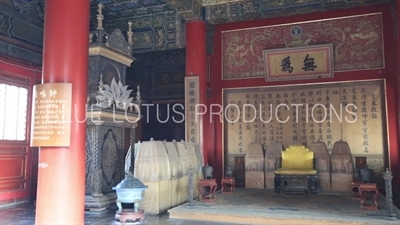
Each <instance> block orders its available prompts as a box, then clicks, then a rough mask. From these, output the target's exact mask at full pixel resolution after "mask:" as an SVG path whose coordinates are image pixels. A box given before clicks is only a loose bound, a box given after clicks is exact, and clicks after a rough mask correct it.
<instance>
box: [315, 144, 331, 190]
mask: <svg viewBox="0 0 400 225" xmlns="http://www.w3.org/2000/svg"><path fill="white" fill-rule="evenodd" d="M310 150H311V151H312V152H314V163H315V168H316V170H317V172H318V178H319V180H320V188H321V190H322V191H330V190H331V160H330V156H329V152H328V148H327V147H326V144H325V142H322V141H317V142H313V143H312V144H311V146H310Z"/></svg>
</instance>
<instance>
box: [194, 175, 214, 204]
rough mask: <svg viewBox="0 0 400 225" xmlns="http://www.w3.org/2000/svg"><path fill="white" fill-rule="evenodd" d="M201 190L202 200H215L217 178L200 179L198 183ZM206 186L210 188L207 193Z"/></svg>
mask: <svg viewBox="0 0 400 225" xmlns="http://www.w3.org/2000/svg"><path fill="white" fill-rule="evenodd" d="M197 187H198V189H199V192H200V199H199V201H201V202H212V201H215V191H216V190H217V182H216V179H211V180H199V183H198V185H197ZM206 187H209V188H210V191H209V192H208V193H207V190H206V189H205V188H206Z"/></svg>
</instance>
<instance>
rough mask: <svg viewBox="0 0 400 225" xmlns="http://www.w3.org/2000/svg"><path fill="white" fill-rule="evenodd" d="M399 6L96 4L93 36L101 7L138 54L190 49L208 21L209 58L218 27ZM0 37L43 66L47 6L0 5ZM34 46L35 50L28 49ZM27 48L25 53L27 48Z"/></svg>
mask: <svg viewBox="0 0 400 225" xmlns="http://www.w3.org/2000/svg"><path fill="white" fill-rule="evenodd" d="M390 1H392V2H394V1H395V0H91V30H93V29H96V27H97V26H96V25H97V24H96V23H97V19H96V16H97V13H98V4H100V3H101V4H102V5H103V7H104V8H103V14H104V21H103V25H104V28H105V30H106V31H108V32H111V31H112V30H114V29H116V28H118V29H120V30H121V31H122V32H123V33H125V34H126V31H127V29H128V22H132V31H133V37H134V44H133V48H132V51H133V53H143V52H154V51H162V50H172V49H181V48H184V47H185V22H186V21H190V20H204V21H206V22H207V24H208V27H207V30H208V31H209V32H210V31H211V33H209V34H208V37H207V42H208V44H207V52H208V54H211V53H212V41H211V42H210V41H209V40H212V36H213V25H215V24H221V23H232V22H239V21H248V20H255V19H260V18H272V17H277V16H280V17H282V16H289V15H294V14H307V13H310V12H316V11H328V10H334V9H342V8H350V7H357V6H365V5H372V4H379V3H386V2H390ZM0 6H1V11H0V35H3V36H5V37H8V38H12V39H14V40H15V42H13V43H3V44H6V45H7V46H14V47H13V48H10V47H7V49H8V50H7V51H8V53H7V54H13V55H15V54H17V52H18V54H19V53H20V52H22V50H18V51H16V50H15V49H17V47H18V48H20V49H26V50H29V51H33V52H34V53H35V54H36V53H39V54H38V55H37V56H36V55H35V60H34V61H35V62H40V60H41V59H40V54H41V51H40V50H38V49H37V48H41V46H42V41H43V40H42V39H43V19H44V8H45V0H0ZM27 45H29V46H31V47H29V48H27V47H26V46H27ZM24 46H25V47H24Z"/></svg>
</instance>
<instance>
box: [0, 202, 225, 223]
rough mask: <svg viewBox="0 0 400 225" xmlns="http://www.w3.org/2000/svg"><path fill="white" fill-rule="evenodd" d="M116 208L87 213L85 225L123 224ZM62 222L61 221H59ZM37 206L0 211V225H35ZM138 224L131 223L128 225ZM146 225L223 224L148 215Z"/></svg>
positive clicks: (165, 215) (24, 206) (30, 205)
mask: <svg viewBox="0 0 400 225" xmlns="http://www.w3.org/2000/svg"><path fill="white" fill-rule="evenodd" d="M115 210H116V207H115V208H114V207H110V209H109V210H107V211H106V212H104V213H93V212H85V225H120V224H122V223H120V222H118V221H116V220H115V219H114V215H115ZM59 222H61V221H59ZM34 224H35V206H34V205H33V204H31V203H27V204H22V205H18V206H15V207H10V208H6V209H0V225H34ZM131 224H132V225H133V224H138V223H129V222H127V223H126V225H131ZM145 224H146V225H223V223H211V222H206V223H205V222H204V221H188V220H177V219H169V218H168V213H164V214H162V215H146V220H145Z"/></svg>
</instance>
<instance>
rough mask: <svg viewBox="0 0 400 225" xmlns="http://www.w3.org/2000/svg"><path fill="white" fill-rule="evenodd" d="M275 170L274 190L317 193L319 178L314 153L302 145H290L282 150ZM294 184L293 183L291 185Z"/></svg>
mask: <svg viewBox="0 0 400 225" xmlns="http://www.w3.org/2000/svg"><path fill="white" fill-rule="evenodd" d="M278 160H279V162H277V165H278V167H279V168H278V169H276V170H275V178H274V180H275V182H274V183H275V191H278V192H281V193H286V192H296V193H297V192H300V193H304V194H307V193H317V192H319V180H318V174H317V170H316V169H315V165H314V164H315V163H314V162H315V160H314V153H313V152H312V151H310V150H309V149H307V148H306V147H304V146H301V145H297V146H290V147H289V148H287V149H286V150H285V151H282V157H281V158H279V159H278ZM292 184H294V185H292Z"/></svg>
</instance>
